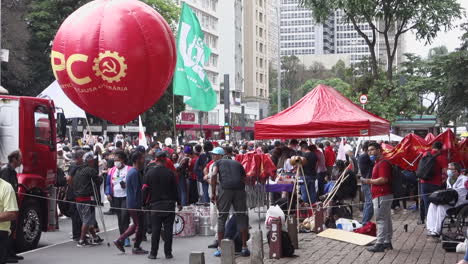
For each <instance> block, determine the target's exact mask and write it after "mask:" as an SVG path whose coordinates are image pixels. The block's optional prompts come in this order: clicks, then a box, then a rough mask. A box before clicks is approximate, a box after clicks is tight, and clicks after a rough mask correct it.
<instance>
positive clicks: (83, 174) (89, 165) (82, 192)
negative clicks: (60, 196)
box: [71, 151, 103, 247]
mask: <svg viewBox="0 0 468 264" xmlns="http://www.w3.org/2000/svg"><path fill="white" fill-rule="evenodd" d="M79 152H80V153H77V156H82V157H83V158H82V161H80V160H79V159H77V164H76V166H77V167H76V168H75V169H74V172H73V174H72V175H71V177H73V180H72V189H73V193H74V196H75V202H76V203H77V204H76V209H77V211H78V214H79V216H80V219H81V221H82V226H81V235H80V239H79V241H78V244H77V246H78V247H88V246H91V245H96V244H100V243H102V242H103V239H102V238H100V237H99V236H98V235H97V234H96V231H95V226H96V225H97V222H96V213H95V210H94V206H96V205H97V203H96V199H97V197H95V195H94V194H95V193H97V192H98V190H96V189H94V186H98V185H99V184H101V183H102V178H101V177H99V175H98V171H97V170H96V169H95V168H94V165H95V160H94V159H95V157H94V154H93V153H85V154H84V155H82V154H83V153H82V151H79ZM80 163H81V164H80ZM88 232H89V233H90V234H91V236H92V238H91V240H88V239H86V235H87V234H88Z"/></svg>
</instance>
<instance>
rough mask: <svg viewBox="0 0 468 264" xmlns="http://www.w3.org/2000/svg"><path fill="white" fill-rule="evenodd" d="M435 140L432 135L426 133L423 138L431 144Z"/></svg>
mask: <svg viewBox="0 0 468 264" xmlns="http://www.w3.org/2000/svg"><path fill="white" fill-rule="evenodd" d="M434 138H435V136H434V134H432V133H428V134H427V135H426V137H425V138H424V139H425V140H426V141H427V142H431V141H432V140H433V139H434Z"/></svg>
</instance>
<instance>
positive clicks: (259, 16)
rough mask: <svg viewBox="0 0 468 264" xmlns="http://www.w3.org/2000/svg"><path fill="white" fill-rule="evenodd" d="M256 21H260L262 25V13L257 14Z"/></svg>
mask: <svg viewBox="0 0 468 264" xmlns="http://www.w3.org/2000/svg"><path fill="white" fill-rule="evenodd" d="M258 19H259V20H260V22H262V23H263V13H262V12H260V13H259V14H258Z"/></svg>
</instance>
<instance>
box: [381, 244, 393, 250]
mask: <svg viewBox="0 0 468 264" xmlns="http://www.w3.org/2000/svg"><path fill="white" fill-rule="evenodd" d="M383 247H384V249H388V250H393V245H392V243H383Z"/></svg>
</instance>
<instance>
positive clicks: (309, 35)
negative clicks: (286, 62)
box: [280, 0, 317, 56]
mask: <svg viewBox="0 0 468 264" xmlns="http://www.w3.org/2000/svg"><path fill="white" fill-rule="evenodd" d="M280 1H281V7H280V9H281V12H280V13H281V16H280V32H281V34H280V43H281V46H280V47H281V56H291V55H296V56H297V55H307V54H316V53H317V50H316V46H317V43H316V32H317V25H316V23H315V22H314V20H313V18H312V11H310V9H307V8H304V7H300V6H299V0H280Z"/></svg>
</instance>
